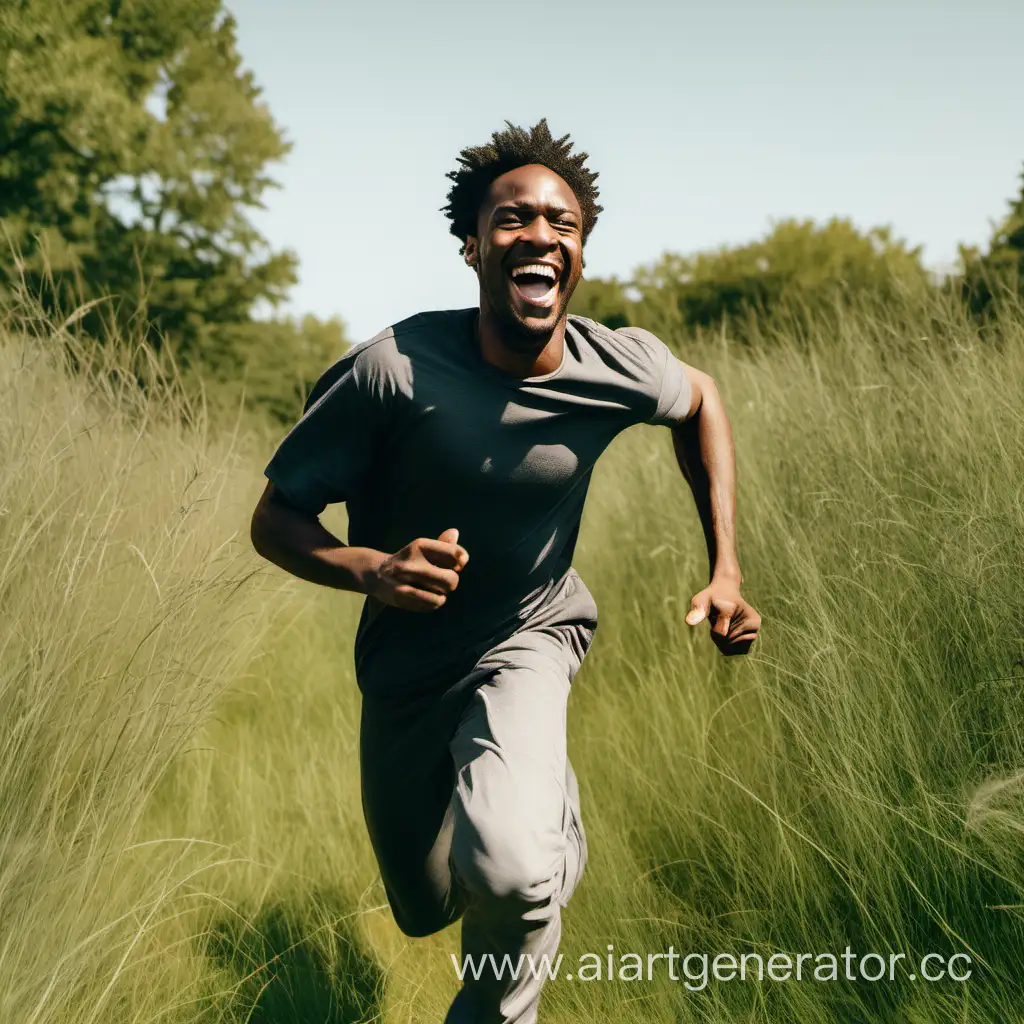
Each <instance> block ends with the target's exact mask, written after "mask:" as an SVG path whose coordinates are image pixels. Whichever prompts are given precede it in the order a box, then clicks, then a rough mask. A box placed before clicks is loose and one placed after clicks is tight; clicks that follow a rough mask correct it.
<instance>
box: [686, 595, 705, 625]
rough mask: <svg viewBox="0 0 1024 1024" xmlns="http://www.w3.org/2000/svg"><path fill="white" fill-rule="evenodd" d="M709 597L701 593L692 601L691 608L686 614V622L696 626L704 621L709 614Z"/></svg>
mask: <svg viewBox="0 0 1024 1024" xmlns="http://www.w3.org/2000/svg"><path fill="white" fill-rule="evenodd" d="M708 604H709V599H708V598H707V597H701V596H700V595H699V594H698V595H697V596H696V597H694V599H693V600H692V601H691V602H690V610H689V612H688V613H687V615H686V622H687V624H688V625H690V626H696V625H697V623H698V622H703V621H704V620H705V619H706V618H707V616H708Z"/></svg>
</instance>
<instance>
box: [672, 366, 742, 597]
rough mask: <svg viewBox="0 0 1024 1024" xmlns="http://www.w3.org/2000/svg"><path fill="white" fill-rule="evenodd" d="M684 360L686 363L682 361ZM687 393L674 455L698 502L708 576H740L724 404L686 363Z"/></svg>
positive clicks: (710, 380)
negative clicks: (686, 409)
mask: <svg viewBox="0 0 1024 1024" xmlns="http://www.w3.org/2000/svg"><path fill="white" fill-rule="evenodd" d="M684 366H685V364H684ZM686 375H687V377H689V378H690V385H691V388H692V396H693V397H692V399H691V401H690V409H689V413H688V415H687V418H686V419H685V420H683V421H681V422H680V423H678V424H676V425H675V426H673V427H672V444H673V447H674V448H675V453H676V461H677V462H678V463H679V468H680V470H681V471H682V474H683V476H684V478H685V479H686V482H687V484H689V487H690V490H691V492H692V493H693V500H694V503H695V504H696V506H697V514H698V515H699V516H700V522H701V527H702V529H703V531H704V539H705V542H706V544H707V550H708V578H709V579H714V578H715V577H719V578H729V579H732V580H734V581H735V582H736V584H737V585H739V584H740V582H742V579H743V576H742V573H741V572H740V564H739V556H738V555H737V552H736V455H735V450H734V447H733V439H732V429H731V427H730V426H729V418H728V416H727V415H726V412H725V404H724V402H723V401H722V396H721V394H719V391H718V387H717V385H716V384H715V381H714V379H713V378H712V377H710V376H708V374H706V373H703V372H702V371H700V370H696V369H694V368H693V367H691V366H686Z"/></svg>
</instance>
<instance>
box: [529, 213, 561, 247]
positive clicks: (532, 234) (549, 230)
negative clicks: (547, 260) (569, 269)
mask: <svg viewBox="0 0 1024 1024" xmlns="http://www.w3.org/2000/svg"><path fill="white" fill-rule="evenodd" d="M526 237H527V240H528V241H530V242H532V243H533V244H534V245H536V246H537V247H538V248H541V249H551V248H554V247H555V246H557V245H558V232H557V231H555V229H554V228H553V227H552V226H551V222H550V221H549V220H548V219H547V217H534V219H533V220H532V221H531V222H530V224H529V227H528V228H527V231H526Z"/></svg>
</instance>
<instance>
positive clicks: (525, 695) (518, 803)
mask: <svg viewBox="0 0 1024 1024" xmlns="http://www.w3.org/2000/svg"><path fill="white" fill-rule="evenodd" d="M591 635H592V634H591V633H590V632H589V631H586V630H582V629H581V627H578V626H559V627H552V628H545V629H543V630H537V631H524V632H522V633H519V634H517V635H515V636H513V637H511V638H510V639H509V640H507V641H505V642H503V643H501V644H499V645H498V646H497V647H495V648H494V649H493V650H491V651H490V652H488V653H487V654H486V655H485V656H484V657H483V658H482V659H481V660H480V661H479V662H478V663H477V666H476V669H475V670H474V674H475V673H476V672H482V673H484V675H483V680H482V681H481V682H480V683H479V685H476V686H475V687H474V688H473V690H472V693H471V695H470V697H469V698H468V702H467V706H466V709H465V711H464V712H463V714H462V718H461V720H460V724H459V727H458V730H457V731H456V733H455V737H454V739H453V740H452V743H451V751H452V757H453V759H454V763H455V770H456V772H457V779H456V783H455V792H454V795H453V797H452V803H451V811H452V814H451V825H452V828H453V831H452V834H451V843H452V846H451V867H452V871H453V873H454V875H455V879H456V883H457V885H458V888H459V890H460V896H459V899H460V902H461V903H462V904H463V905H464V906H465V914H464V916H463V920H462V956H463V963H464V965H466V966H467V967H468V968H469V969H468V971H467V973H466V975H465V977H464V980H463V988H462V990H461V991H460V992H459V995H458V996H457V997H456V999H455V1002H454V1003H453V1004H452V1007H451V1010H450V1011H449V1013H448V1017H447V1021H448V1024H469V1022H472V1024H513V1022H514V1024H532V1022H534V1021H535V1020H536V1018H537V1004H538V1000H539V998H540V991H541V986H542V985H543V982H544V980H545V979H546V976H547V975H546V966H547V965H548V964H550V966H551V967H552V968H554V967H555V966H556V958H557V950H558V943H559V938H560V935H561V913H560V912H561V908H562V907H563V906H564V905H565V904H566V903H567V902H568V899H569V896H570V895H571V894H572V891H573V889H574V888H575V886H576V884H577V882H578V881H579V878H580V876H581V874H582V872H583V867H584V865H585V863H586V840H585V838H584V835H583V828H582V823H581V820H580V815H579V802H578V791H577V787H576V779H575V776H574V775H573V773H572V768H571V766H570V765H569V761H568V758H567V756H566V742H565V732H566V699H567V697H568V695H569V689H570V685H571V683H572V679H573V677H574V675H575V673H576V671H577V670H578V668H579V666H580V662H581V660H582V656H581V655H582V653H585V651H586V648H587V646H588V645H589V640H590V636H591ZM545 958H546V960H545ZM467 961H468V962H467ZM531 961H532V962H531ZM531 967H532V968H533V971H531ZM474 970H476V971H478V972H479V977H474V976H473V971H474ZM513 972H517V973H518V977H513V976H512V974H513ZM534 972H536V975H535V973H534Z"/></svg>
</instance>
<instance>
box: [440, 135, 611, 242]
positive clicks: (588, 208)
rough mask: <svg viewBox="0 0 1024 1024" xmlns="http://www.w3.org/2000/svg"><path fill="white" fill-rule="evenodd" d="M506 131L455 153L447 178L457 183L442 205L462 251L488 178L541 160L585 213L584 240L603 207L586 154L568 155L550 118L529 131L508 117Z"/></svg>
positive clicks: (471, 232) (565, 141)
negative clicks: (553, 132)
mask: <svg viewBox="0 0 1024 1024" xmlns="http://www.w3.org/2000/svg"><path fill="white" fill-rule="evenodd" d="M505 124H507V125H508V129H507V130H506V131H498V132H495V133H494V134H493V135H492V136H491V141H490V142H489V143H485V144H484V145H483V146H467V147H466V148H465V149H464V150H463V151H462V152H461V153H460V154H459V157H458V159H459V163H460V164H462V166H461V167H460V168H458V169H457V170H454V171H449V172H448V174H447V175H446V177H448V178H450V179H451V180H452V181H453V182H454V183H455V184H453V185H452V187H451V190H450V191H449V192H448V204H447V205H446V206H442V207H441V212H442V213H444V214H446V215H447V217H448V219H449V220H450V221H451V222H452V226H451V232H452V234H453V235H455V237H456V238H458V239H461V241H462V248H461V249H460V250H459V252H460V253H462V252H465V250H466V238H467V237H468V236H469V235H475V234H476V231H477V227H476V218H477V213H478V212H479V211H480V204H481V203H482V202H483V201H484V196H486V194H487V190H488V189H489V188H490V187H491V182H492V181H494V179H495V178H498V177H500V176H501V175H502V174H505V173H506V172H507V171H512V170H515V168H517V167H524V166H525V165H526V164H543V165H544V166H545V167H547V168H549V169H550V170H552V171H554V172H555V174H557V175H558V176H559V177H560V178H562V179H563V180H564V181H565V183H566V184H567V185H568V186H569V188H571V189H572V190H573V193H574V194H575V196H576V199H577V201H578V202H579V204H580V212H581V213H582V214H583V228H582V236H583V237H582V240H583V242H584V243H585V242H586V241H587V238H588V237H589V236H590V232H591V231H593V230H594V225H595V224H596V223H597V215H598V214H599V213H600V212H601V211H602V210H603V209H604V207H603V206H598V205H597V198H598V191H597V189H596V188H595V187H594V181H595V180H596V179H597V172H596V171H590V170H588V168H587V167H586V160H587V157H588V156H589V155H590V154H589V153H576V154H571V151H572V147H573V143H572V142H571V141H570V139H569V136H568V135H563V136H562V137H561V138H560V139H555V138H552V136H551V129H550V128H548V119H547V118H546V117H542V118H541V119H540V120H539V121H538V122H537V123H536V124H535V125H534V126H533V127H532V128H531V129H530V130H529V131H527V130H526V129H525V128H518V127H516V126H515V125H513V124H512V122H511V121H506V122H505Z"/></svg>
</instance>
